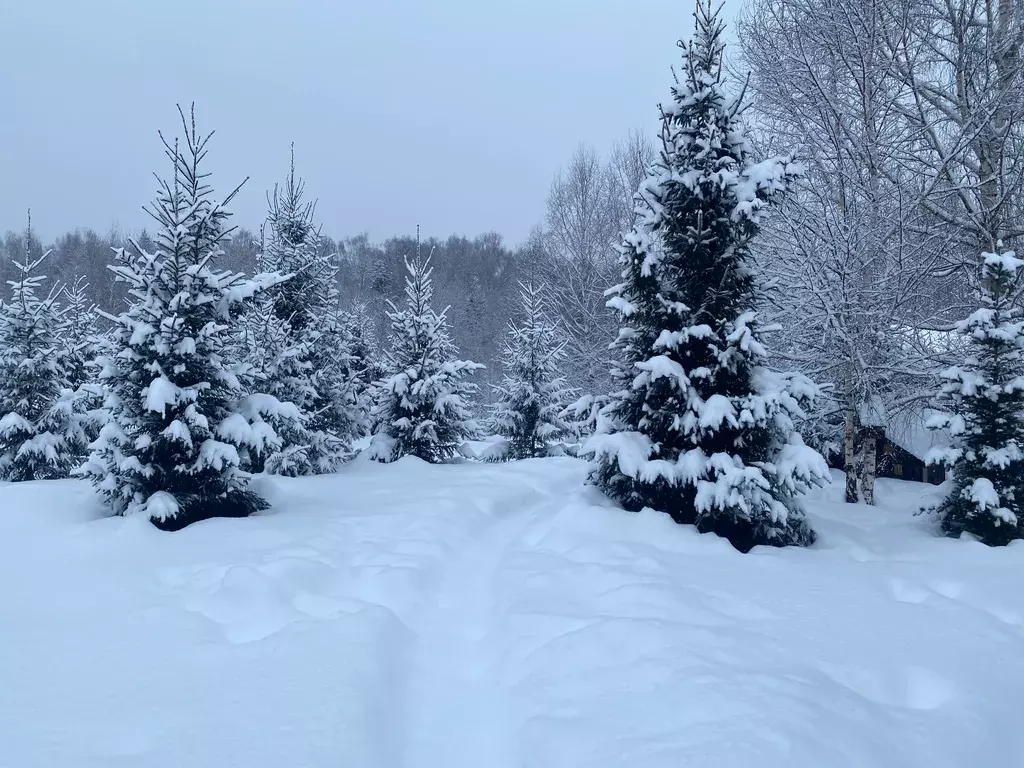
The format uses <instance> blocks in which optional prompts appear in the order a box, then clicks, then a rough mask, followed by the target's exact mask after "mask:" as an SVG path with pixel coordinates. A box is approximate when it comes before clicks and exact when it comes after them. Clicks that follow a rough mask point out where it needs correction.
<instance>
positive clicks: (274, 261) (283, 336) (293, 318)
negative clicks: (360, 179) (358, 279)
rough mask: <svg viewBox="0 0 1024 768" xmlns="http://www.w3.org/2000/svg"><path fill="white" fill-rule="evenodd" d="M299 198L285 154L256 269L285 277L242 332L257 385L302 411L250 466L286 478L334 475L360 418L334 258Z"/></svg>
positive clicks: (311, 209) (299, 185)
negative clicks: (270, 450)
mask: <svg viewBox="0 0 1024 768" xmlns="http://www.w3.org/2000/svg"><path fill="white" fill-rule="evenodd" d="M304 194H305V184H304V183H303V181H302V179H301V178H298V177H296V175H295V152H294V148H293V150H292V162H291V170H290V172H289V174H288V178H287V180H286V181H285V183H284V185H283V186H281V187H275V188H274V191H273V193H272V194H271V195H269V196H268V197H269V204H270V212H269V215H268V217H267V223H266V226H265V229H264V231H265V234H266V240H265V242H264V246H263V248H262V250H261V253H260V263H261V266H262V268H263V269H266V270H272V271H274V272H277V273H280V274H287V275H291V278H290V279H289V280H288V281H287V282H284V283H281V284H280V285H277V286H275V287H273V288H272V289H270V290H269V291H267V292H266V294H265V295H264V296H263V297H262V299H261V300H260V302H259V305H260V306H259V309H258V310H257V311H256V312H254V313H252V315H251V319H252V322H251V323H250V325H251V327H250V328H249V329H248V332H247V336H248V339H249V341H250V345H249V354H250V359H251V360H252V362H253V363H254V364H255V365H256V367H257V368H258V369H259V370H260V372H261V379H262V384H261V385H262V386H263V387H264V388H265V389H266V391H267V392H269V393H270V394H273V395H274V396H276V397H277V398H279V399H280V400H284V401H288V402H293V403H295V404H296V405H297V406H298V407H299V409H300V411H301V412H302V424H301V425H300V424H292V425H291V426H290V427H289V428H288V429H282V430H281V431H280V436H281V437H282V446H281V450H280V451H279V452H277V453H275V454H274V455H272V456H270V457H269V458H268V459H267V461H266V464H265V467H257V468H265V469H267V470H268V471H271V472H276V473H279V474H290V475H296V474H310V473H322V472H333V471H335V470H336V469H337V467H338V466H339V465H340V464H341V463H342V462H343V461H344V460H345V459H346V458H347V457H348V456H349V455H350V452H351V443H352V440H353V438H354V437H356V435H357V434H358V432H359V430H360V428H361V424H362V422H363V420H364V419H363V418H362V416H361V414H360V412H359V405H360V404H359V397H358V392H357V389H358V384H357V381H356V378H357V377H356V369H357V368H358V367H359V363H358V361H357V360H355V359H354V357H355V355H354V352H353V350H352V345H353V339H352V331H351V329H350V327H349V326H350V319H349V317H348V315H346V314H345V313H342V312H341V310H340V307H339V304H338V286H337V280H338V266H337V255H336V254H334V253H331V252H328V251H326V250H325V249H324V247H323V243H322V239H321V237H320V231H319V229H318V228H317V227H316V225H315V224H314V213H315V205H314V204H313V203H308V202H305V201H304V199H303V197H304Z"/></svg>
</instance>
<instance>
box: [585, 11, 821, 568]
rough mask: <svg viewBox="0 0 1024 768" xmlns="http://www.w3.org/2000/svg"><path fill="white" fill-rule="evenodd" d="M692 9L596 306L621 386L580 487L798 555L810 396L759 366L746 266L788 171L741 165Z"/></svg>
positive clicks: (807, 475)
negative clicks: (611, 322)
mask: <svg viewBox="0 0 1024 768" xmlns="http://www.w3.org/2000/svg"><path fill="white" fill-rule="evenodd" d="M695 15H696V21H697V23H696V34H695V36H694V39H693V41H692V42H690V43H689V44H688V45H685V46H683V51H684V55H683V71H682V76H681V77H680V78H679V80H678V82H677V83H676V84H675V85H674V86H673V88H672V100H671V102H670V103H669V104H668V105H667V106H665V107H663V108H662V134H661V144H662V148H661V153H660V158H659V160H658V161H657V162H656V163H655V164H654V166H653V167H652V169H651V171H650V174H649V175H648V178H647V180H646V181H645V182H644V183H643V184H641V187H640V190H639V192H638V196H637V204H638V208H637V224H636V226H635V227H634V229H633V230H632V231H631V232H630V233H628V234H627V235H626V236H625V238H624V241H623V244H622V246H621V249H620V254H621V256H620V263H621V265H622V267H623V270H624V271H623V278H624V282H622V283H621V284H620V285H618V286H617V287H615V288H614V289H612V291H611V292H610V295H611V298H610V300H609V302H608V304H609V306H610V307H612V308H613V309H615V310H617V311H618V313H619V315H620V318H621V322H622V329H621V330H620V332H619V336H618V339H617V341H616V343H615V347H616V349H617V350H618V352H619V353H620V355H621V357H622V360H621V366H620V369H619V375H620V378H621V379H622V380H623V381H622V383H623V389H622V390H621V391H620V392H617V393H615V394H614V395H613V396H612V399H611V401H610V402H609V404H608V405H607V406H605V407H604V408H603V409H602V411H601V414H600V417H599V419H598V429H597V433H596V434H595V435H594V436H592V437H591V438H590V439H589V440H588V442H587V444H586V449H587V450H588V451H589V452H591V453H593V454H595V455H596V459H597V468H596V470H595V472H594V476H593V477H594V481H595V482H596V483H597V485H598V486H599V487H601V488H602V490H604V492H605V493H607V494H608V495H609V496H610V497H611V498H613V499H614V500H616V501H618V502H619V503H621V504H622V505H623V506H624V507H626V508H627V509H632V510H639V509H641V508H643V507H651V508H654V509H658V510H661V511H664V512H667V513H668V514H670V515H671V516H672V517H673V519H674V520H676V522H679V523H685V524H694V525H696V526H697V528H698V529H699V530H701V531H706V532H714V533H718V534H720V535H722V536H725V537H727V538H728V539H729V540H730V541H731V542H732V544H733V545H734V546H736V547H737V548H738V549H740V550H742V551H747V550H749V549H750V548H751V547H753V546H755V545H757V544H769V545H776V546H784V545H789V544H802V545H806V544H810V543H811V542H813V541H814V533H813V531H812V530H811V529H810V527H809V526H808V524H807V522H806V520H805V518H804V516H803V511H802V509H801V506H800V504H799V496H800V494H801V493H802V492H803V491H804V490H805V489H806V488H807V487H809V486H812V485H815V484H819V483H821V482H823V481H824V480H825V478H827V476H828V469H827V467H826V466H825V462H824V460H823V459H822V458H821V456H820V455H818V454H817V453H816V452H815V451H813V450H811V449H810V448H808V447H807V446H805V445H804V444H803V441H802V440H801V439H800V436H799V435H798V434H797V432H796V430H795V428H794V419H796V418H798V417H799V416H801V414H802V408H803V406H804V405H805V404H806V403H808V402H809V401H810V400H811V399H812V398H813V397H814V395H815V394H816V387H815V386H814V385H813V384H811V382H810V381H808V380H807V379H806V378H804V377H803V376H800V375H798V374H780V373H774V372H771V371H769V370H768V369H767V367H766V364H767V352H766V350H765V348H764V346H763V345H762V343H761V341H760V338H759V330H758V326H757V322H756V315H755V313H754V309H755V307H756V304H757V290H756V285H755V279H754V274H753V272H752V270H751V259H750V257H749V244H750V241H751V239H752V238H753V237H754V236H755V235H756V234H757V231H758V219H759V217H760V215H761V212H762V210H763V209H764V208H765V207H766V206H767V205H768V204H769V203H770V202H771V201H772V199H773V198H774V197H775V196H776V195H777V194H779V193H780V192H782V191H783V190H785V189H786V187H787V185H788V184H789V182H790V181H791V180H792V179H793V178H794V177H795V175H796V174H797V173H798V172H799V170H800V169H799V166H798V165H797V164H796V163H794V162H793V161H792V160H791V159H790V158H786V157H781V158H774V159H771V160H767V161H763V162H760V163H755V162H753V160H752V159H751V156H750V151H749V148H748V146H747V143H746V139H745V129H744V126H743V124H742V122H741V120H740V113H741V111H742V104H741V103H740V102H738V101H735V100H733V99H731V98H729V97H728V96H727V94H726V90H725V88H724V84H723V81H722V54H723V50H724V44H723V42H722V36H723V34H724V27H723V25H722V23H721V22H720V21H719V19H718V18H717V11H714V10H712V8H711V6H710V4H709V3H708V2H705V1H704V0H701V2H698V4H697V11H696V14H695Z"/></svg>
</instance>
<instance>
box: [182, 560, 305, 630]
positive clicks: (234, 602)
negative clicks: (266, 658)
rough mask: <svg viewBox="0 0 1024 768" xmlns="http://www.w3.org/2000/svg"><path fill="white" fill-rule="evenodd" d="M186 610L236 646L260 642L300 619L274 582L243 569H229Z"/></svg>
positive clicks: (255, 572) (257, 573)
mask: <svg viewBox="0 0 1024 768" xmlns="http://www.w3.org/2000/svg"><path fill="white" fill-rule="evenodd" d="M185 607H186V608H187V609H188V610H190V611H193V612H195V613H198V614H200V615H201V616H204V617H205V618H207V619H209V620H210V621H212V622H214V623H215V624H219V625H220V626H221V630H222V631H223V633H224V637H225V638H226V639H227V640H228V642H230V643H232V644H236V645H237V644H242V643H251V642H255V641H257V640H263V639H264V638H267V637H270V636H271V635H273V634H276V633H277V632H280V631H281V630H282V629H284V628H285V627H287V626H288V625H289V624H293V623H295V622H296V621H298V620H299V619H300V618H301V616H300V615H299V614H298V613H297V612H296V610H295V608H294V607H293V605H292V600H291V599H290V598H289V597H288V596H286V595H284V594H282V590H281V589H280V588H279V585H278V583H277V582H276V581H275V580H274V579H273V578H271V577H270V576H268V575H267V574H265V573H263V572H262V571H259V570H257V569H255V568H250V567H248V566H242V565H239V566H232V567H230V568H228V569H227V570H226V571H225V572H224V574H223V576H222V578H221V579H220V582H219V583H218V584H217V585H216V586H214V587H213V588H212V589H209V590H206V591H197V592H195V593H194V594H193V595H192V596H191V597H190V598H189V599H188V600H187V602H186V604H185Z"/></svg>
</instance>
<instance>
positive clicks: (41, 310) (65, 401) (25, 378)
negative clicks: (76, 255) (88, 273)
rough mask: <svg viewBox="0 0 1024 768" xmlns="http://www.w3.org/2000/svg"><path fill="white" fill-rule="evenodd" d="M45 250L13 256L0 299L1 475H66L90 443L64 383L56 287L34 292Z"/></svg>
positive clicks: (40, 283) (7, 477) (40, 282)
mask: <svg viewBox="0 0 1024 768" xmlns="http://www.w3.org/2000/svg"><path fill="white" fill-rule="evenodd" d="M29 232H31V225H30V229H29ZM26 239H27V240H31V234H29V236H28V237H27V238H26ZM26 255H27V254H26ZM47 255H48V254H43V256H41V257H40V258H38V259H34V260H29V259H25V260H24V261H23V262H17V261H16V262H15V263H14V264H15V267H16V269H17V270H18V279H16V280H11V281H8V285H9V286H10V288H11V295H10V300H9V301H7V302H2V303H0V480H13V481H19V480H46V479H53V478H60V477H67V476H68V474H69V472H70V471H71V470H72V469H73V468H74V467H76V466H77V465H78V464H79V463H80V462H81V460H82V458H83V456H84V455H85V453H86V446H87V445H88V442H89V436H88V433H87V430H86V417H85V415H84V414H83V412H82V410H83V409H82V407H81V406H80V403H79V401H78V399H77V398H76V397H75V396H74V393H73V392H72V391H71V390H69V389H68V388H67V382H66V377H67V373H66V371H65V363H66V362H67V355H66V354H65V350H64V349H63V348H62V346H61V343H60V339H59V329H60V316H59V312H58V310H57V305H56V299H55V292H50V293H49V294H48V295H47V296H46V297H45V298H44V297H41V296H40V295H39V292H40V289H42V288H43V284H44V282H45V280H46V277H45V276H44V275H38V274H34V273H35V271H36V269H37V268H38V267H39V266H40V264H41V263H42V262H43V260H44V259H45V258H46V256H47Z"/></svg>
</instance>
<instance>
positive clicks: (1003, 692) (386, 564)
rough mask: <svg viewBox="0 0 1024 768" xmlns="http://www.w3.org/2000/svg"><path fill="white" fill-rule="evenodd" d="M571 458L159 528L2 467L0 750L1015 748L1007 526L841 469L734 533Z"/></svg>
mask: <svg viewBox="0 0 1024 768" xmlns="http://www.w3.org/2000/svg"><path fill="white" fill-rule="evenodd" d="M585 472H586V468H585V466H584V465H583V464H582V463H580V462H576V461H573V460H570V459H559V460H544V461H534V462H519V463H515V464H510V465H457V466H442V467H428V466H427V465H423V464H422V463H418V462H415V461H402V462H398V463H397V464H396V465H391V466H378V465H365V466H362V465H357V466H355V467H353V468H352V469H351V470H349V471H346V472H343V473H341V474H339V475H337V476H334V477H322V478H306V479H301V480H286V479H271V478H259V479H258V480H257V484H258V486H259V490H260V491H261V492H263V493H265V494H266V495H267V496H268V498H269V499H270V501H271V502H272V504H273V505H274V510H273V511H272V512H271V513H270V514H266V515H261V516H259V517H256V518H253V519H251V520H249V521H224V520H221V521H209V522H207V523H203V524H199V525H196V526H192V527H191V528H190V529H186V530H185V531H183V532H180V533H177V534H173V535H168V534H163V533H160V532H158V531H155V530H154V529H152V528H151V527H149V526H148V525H147V524H145V523H144V521H139V520H110V519H106V520H97V519H95V518H96V514H97V509H96V506H95V502H94V501H92V500H91V497H90V495H89V492H88V490H87V488H83V485H82V484H75V483H56V484H54V483H51V484H38V483H35V484H23V485H21V486H17V487H16V486H3V485H0V584H4V585H14V586H13V587H11V586H7V587H6V588H0V615H4V616H5V617H7V618H8V620H9V621H8V626H9V627H11V628H13V631H6V632H5V633H3V634H0V659H17V660H18V663H17V664H15V665H10V664H6V665H5V664H2V663H0V690H3V691H14V692H15V695H12V696H7V697H0V768H34V767H35V766H39V767H40V768H42V767H43V766H47V767H49V766H54V765H74V766H76V768H77V767H79V766H81V767H82V768H92V767H93V766H95V767H96V768H99V766H103V767H104V768H107V767H108V766H115V767H116V766H143V767H144V768H178V766H180V765H190V766H193V767H194V768H204V767H205V766H210V768H224V766H226V765H245V766H246V768H277V766H281V765H290V766H291V765H294V766H310V767H311V768H321V766H323V767H326V766H334V765H351V766H354V767H355V768H364V767H365V768H470V767H472V768H484V767H486V768H514V767H517V766H529V768H570V767H571V766H586V767H587V768H618V767H619V766H623V765H630V766H643V767H644V768H668V767H669V766H673V767H674V766H677V765H687V766H688V767H689V766H696V767H698V768H712V767H713V768H740V767H741V766H749V765H751V764H757V765H759V766H761V767H762V768H782V766H785V768H804V767H806V768H812V767H813V768H818V767H819V766H825V765H827V766H829V768H833V766H834V767H835V768H864V767H866V766H872V767H873V768H875V767H877V768H905V767H910V768H918V767H920V768H955V767H958V766H962V765H967V764H972V765H973V764H977V765H1001V766H1002V765H1005V766H1013V765H1024V736H1021V734H1020V732H1019V724H1018V722H1017V714H1016V713H1017V707H1016V705H1017V704H1019V691H1020V688H1021V685H1022V684H1024V660H1022V659H1021V658H1020V654H1019V652H1018V651H1019V648H1020V647H1022V645H1024V621H1022V619H1021V615H1022V613H1024V600H1022V598H1021V596H1020V595H1021V593H1020V590H1019V574H1020V572H1021V568H1022V567H1024V561H1022V558H1021V556H1022V555H1024V548H1022V547H1018V546H1013V547H1010V548H1006V549H1004V550H998V551H996V550H988V549H986V548H984V547H982V546H981V545H976V544H972V543H970V542H953V541H948V540H944V539H933V538H930V537H929V535H928V533H927V531H926V529H925V528H924V527H923V526H925V523H924V522H923V521H922V520H921V519H920V518H914V517H912V516H911V515H910V512H909V511H910V510H912V509H914V508H916V507H917V506H918V505H919V504H920V502H921V495H922V491H925V492H926V493H927V492H929V491H928V489H927V487H924V486H916V485H914V484H907V483H889V482H882V483H880V498H881V499H882V502H883V507H881V508H879V509H867V508H864V507H846V506H843V505H841V504H836V503H835V502H836V501H837V500H838V495H839V494H840V493H841V483H839V484H837V485H836V486H835V487H833V488H831V489H827V490H826V491H823V492H820V493H818V494H817V495H816V497H815V499H814V500H813V501H812V506H813V505H817V506H818V507H819V508H820V509H821V510H822V511H823V513H822V514H819V515H817V516H816V518H815V521H816V525H817V526H818V529H819V531H820V533H821V541H820V543H819V545H817V546H816V547H815V548H814V549H812V550H809V551H802V550H787V551H783V552H779V551H774V550H761V549H759V550H755V551H754V552H753V553H751V554H749V555H740V554H739V553H736V552H735V551H734V550H732V548H731V547H729V545H728V544H727V543H726V542H724V541H721V540H719V539H715V538H714V537H708V536H699V535H697V534H696V533H694V532H693V531H691V530H689V529H685V528H680V527H678V526H675V525H674V524H672V523H671V521H669V520H668V519H667V518H666V517H665V516H663V515H657V514H655V513H649V514H648V513H643V514H640V515H632V514H627V513H623V512H621V511H618V510H615V509H612V508H610V505H609V504H608V503H607V502H606V501H604V500H603V499H602V498H601V497H600V495H599V494H597V492H596V491H595V490H594V489H592V488H586V487H584V486H583V484H582V483H583V479H584V477H585ZM5 500H6V501H5ZM830 505H831V506H830ZM10 509H18V510H20V511H19V512H17V513H8V514H5V511H6V510H10ZM40 509H46V510H48V511H47V512H46V513H45V514H41V513H40ZM883 516H888V517H883Z"/></svg>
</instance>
